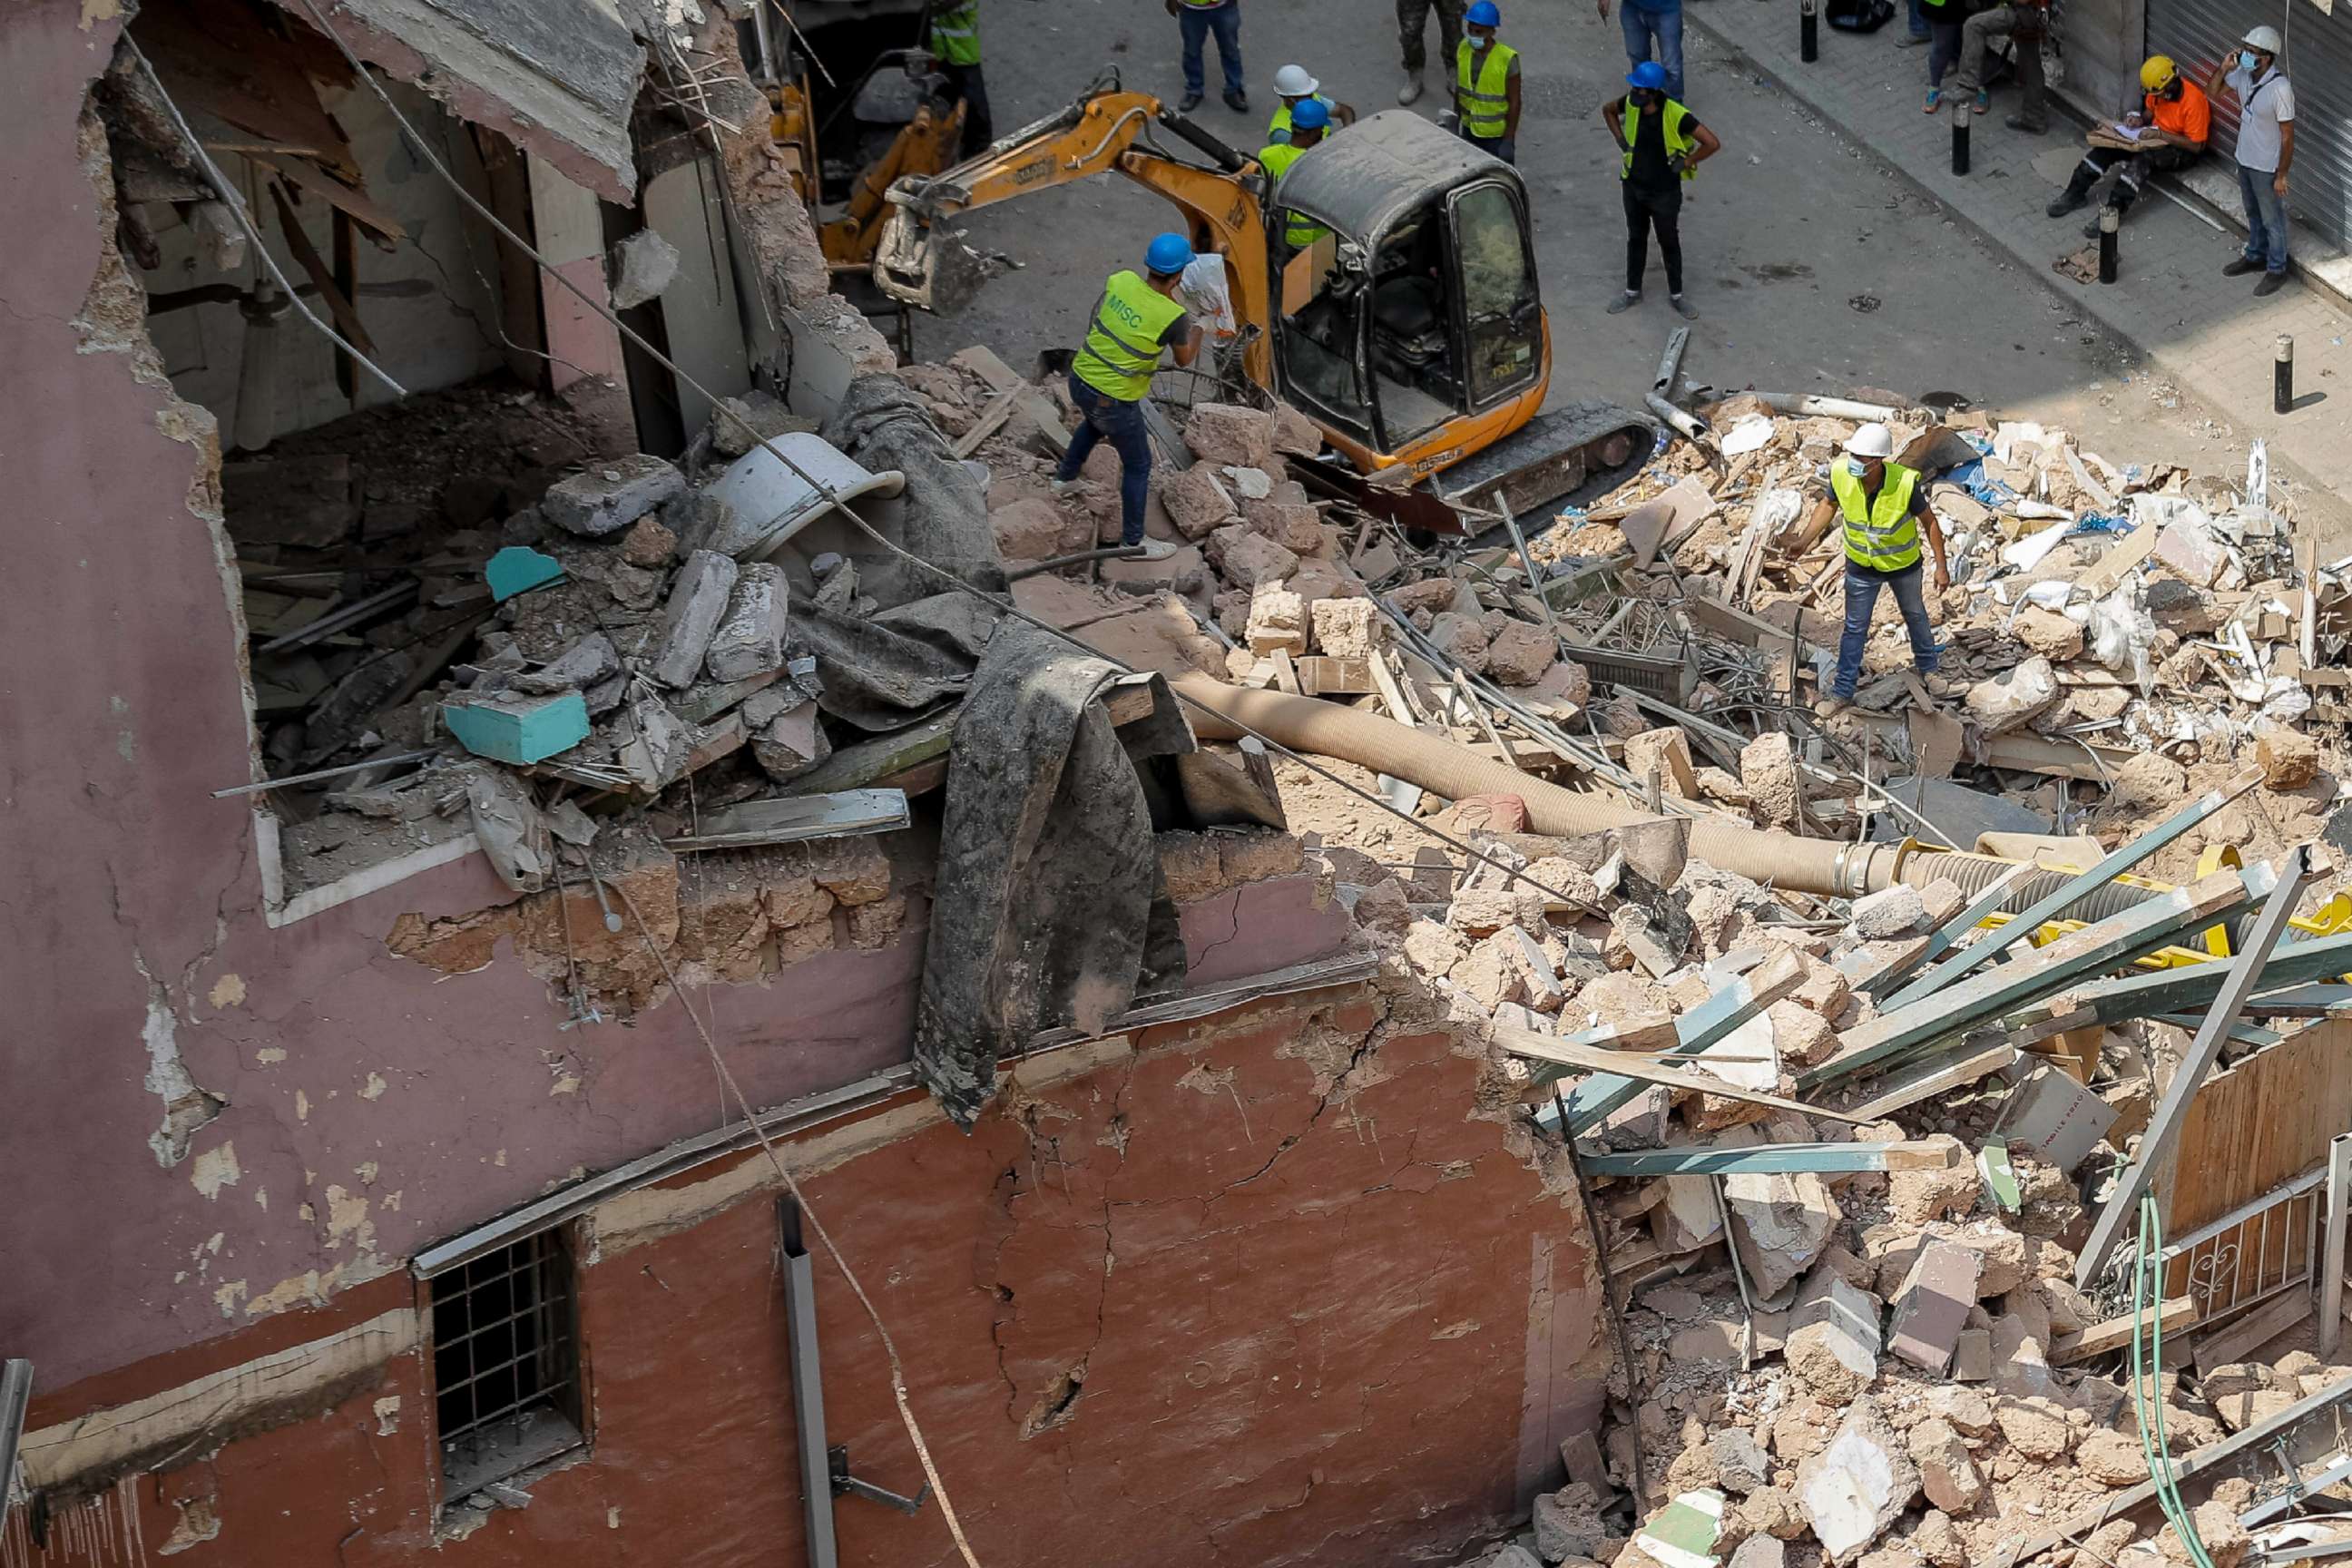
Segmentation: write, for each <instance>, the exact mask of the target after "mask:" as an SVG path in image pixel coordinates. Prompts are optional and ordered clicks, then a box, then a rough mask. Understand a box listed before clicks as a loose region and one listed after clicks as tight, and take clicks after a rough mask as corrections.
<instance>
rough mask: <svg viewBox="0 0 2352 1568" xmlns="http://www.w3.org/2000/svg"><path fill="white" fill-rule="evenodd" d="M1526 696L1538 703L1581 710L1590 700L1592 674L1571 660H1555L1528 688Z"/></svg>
mask: <svg viewBox="0 0 2352 1568" xmlns="http://www.w3.org/2000/svg"><path fill="white" fill-rule="evenodd" d="M1528 698H1529V699H1530V700H1534V701H1538V702H1558V703H1563V704H1565V705H1567V706H1568V707H1570V708H1581V707H1583V706H1584V705H1585V704H1586V703H1588V702H1590V701H1591V700H1592V672H1591V670H1589V669H1587V668H1584V666H1582V665H1580V664H1579V663H1577V662H1576V660H1574V659H1572V658H1563V659H1559V660H1556V661H1555V662H1554V663H1553V664H1552V665H1551V667H1550V668H1548V669H1546V670H1545V671H1544V672H1543V674H1541V675H1539V676H1538V677H1537V678H1536V681H1535V684H1534V685H1532V686H1530V687H1528Z"/></svg>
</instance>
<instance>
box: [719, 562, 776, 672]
mask: <svg viewBox="0 0 2352 1568" xmlns="http://www.w3.org/2000/svg"><path fill="white" fill-rule="evenodd" d="M791 595H792V588H791V585H790V584H789V583H787V582H786V580H785V577H784V569H783V568H782V567H781V566H771V565H768V564H767V563H764V562H761V563H753V564H751V565H749V566H744V567H740V568H739V569H738V570H737V572H736V574H735V586H734V588H733V590H732V591H731V592H730V594H729V595H728V596H727V614H726V615H725V616H723V617H722V618H721V619H720V621H719V629H718V630H717V631H716V632H714V633H712V634H711V637H710V647H709V652H707V653H706V654H705V655H704V656H703V663H704V666H705V668H708V669H709V671H710V679H713V680H749V679H751V678H752V677H753V676H755V675H765V674H767V673H768V672H769V671H770V670H774V669H782V668H783V667H784V633H785V631H786V629H787V628H788V626H789V623H790V620H791V616H790V609H791Z"/></svg>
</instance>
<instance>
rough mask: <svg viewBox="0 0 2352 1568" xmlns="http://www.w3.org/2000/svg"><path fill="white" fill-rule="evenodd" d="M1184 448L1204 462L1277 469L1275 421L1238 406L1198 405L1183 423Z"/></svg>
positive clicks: (1225, 404) (1235, 404)
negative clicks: (1189, 448)
mask: <svg viewBox="0 0 2352 1568" xmlns="http://www.w3.org/2000/svg"><path fill="white" fill-rule="evenodd" d="M1184 445H1186V446H1187V447H1192V455H1193V456H1194V457H1196V458H1200V459H1201V460H1202V462H1204V463H1217V464H1224V465H1230V466H1233V467H1235V468H1273V467H1275V455H1274V421H1273V420H1272V419H1271V418H1269V417H1268V416H1266V415H1265V414H1262V413H1260V412H1259V411H1258V410H1256V409H1255V408H1248V407H1244V406H1243V405H1240V404H1238V403H1196V404H1194V405H1192V414H1191V416H1189V417H1187V418H1186V420H1185V421H1184Z"/></svg>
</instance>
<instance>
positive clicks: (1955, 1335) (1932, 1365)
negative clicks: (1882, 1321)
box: [1886, 1241, 1977, 1376]
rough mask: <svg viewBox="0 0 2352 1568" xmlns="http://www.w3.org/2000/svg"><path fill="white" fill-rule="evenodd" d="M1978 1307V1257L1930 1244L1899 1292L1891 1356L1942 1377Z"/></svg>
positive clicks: (1889, 1343)
mask: <svg viewBox="0 0 2352 1568" xmlns="http://www.w3.org/2000/svg"><path fill="white" fill-rule="evenodd" d="M1976 1304H1977V1254H1976V1253H1975V1252H1974V1251H1973V1250H1971V1249H1970V1248H1969V1247H1962V1246H1958V1245H1957V1244H1955V1243H1953V1242H1948V1241H1931V1242H1929V1243H1928V1244H1927V1246H1925V1247H1921V1248H1920V1249H1919V1256H1918V1257H1917V1258H1916V1259H1914V1260H1913V1262H1912V1265H1911V1272H1910V1273H1909V1275H1908V1276H1906V1278H1905V1279H1904V1281H1903V1288H1902V1289H1900V1290H1898V1291H1896V1292H1895V1319H1894V1324H1893V1328H1892V1331H1890V1333H1889V1334H1888V1337H1887V1342H1886V1349H1887V1352H1888V1353H1889V1354H1892V1355H1897V1356H1900V1357H1902V1358H1903V1359H1904V1360H1905V1361H1907V1362H1909V1363H1911V1364H1912V1365H1913V1366H1916V1367H1920V1368H1923V1369H1925V1370H1926V1371H1928V1372H1932V1373H1937V1375H1938V1376H1940V1375H1942V1373H1943V1371H1944V1369H1945V1368H1946V1367H1948V1366H1949V1365H1950V1364H1951V1361H1952V1352H1953V1350H1954V1349H1955V1348H1956V1346H1957V1344H1958V1340H1959V1334H1960V1330H1961V1329H1962V1328H1964V1327H1966V1326H1967V1323H1968V1317H1969V1309H1971V1308H1973V1307H1974V1306H1975V1305H1976Z"/></svg>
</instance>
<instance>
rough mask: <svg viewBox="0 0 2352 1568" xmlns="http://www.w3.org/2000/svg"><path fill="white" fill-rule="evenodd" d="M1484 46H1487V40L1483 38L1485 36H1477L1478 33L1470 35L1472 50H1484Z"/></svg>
mask: <svg viewBox="0 0 2352 1568" xmlns="http://www.w3.org/2000/svg"><path fill="white" fill-rule="evenodd" d="M1486 44H1487V39H1486V37H1485V36H1484V35H1482V34H1478V33H1473V34H1471V35H1470V47H1472V48H1474V49H1483V48H1485V47H1486Z"/></svg>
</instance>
